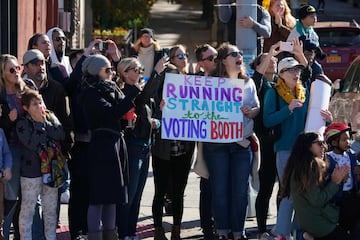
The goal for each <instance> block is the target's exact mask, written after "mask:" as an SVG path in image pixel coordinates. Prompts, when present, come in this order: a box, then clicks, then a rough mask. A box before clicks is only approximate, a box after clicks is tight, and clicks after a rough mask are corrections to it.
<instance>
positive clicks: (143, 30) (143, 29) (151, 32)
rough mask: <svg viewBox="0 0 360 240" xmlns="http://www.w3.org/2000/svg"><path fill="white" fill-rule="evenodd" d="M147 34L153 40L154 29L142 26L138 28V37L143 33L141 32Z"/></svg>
mask: <svg viewBox="0 0 360 240" xmlns="http://www.w3.org/2000/svg"><path fill="white" fill-rule="evenodd" d="M145 33H146V34H149V35H150V37H151V38H152V39H153V40H154V41H155V40H156V39H155V34H154V30H153V29H151V28H142V29H140V33H139V38H140V37H141V36H142V35H143V34H145Z"/></svg>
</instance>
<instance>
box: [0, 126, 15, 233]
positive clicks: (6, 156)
mask: <svg viewBox="0 0 360 240" xmlns="http://www.w3.org/2000/svg"><path fill="white" fill-rule="evenodd" d="M11 166H12V155H11V152H10V149H9V145H8V142H7V140H6V137H5V133H4V131H3V130H2V129H1V128H0V178H1V180H0V240H2V239H4V236H3V232H2V225H3V220H4V182H3V181H8V180H10V179H11Z"/></svg>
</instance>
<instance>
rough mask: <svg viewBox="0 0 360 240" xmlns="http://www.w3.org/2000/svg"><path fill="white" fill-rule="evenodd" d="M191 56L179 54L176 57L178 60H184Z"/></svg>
mask: <svg viewBox="0 0 360 240" xmlns="http://www.w3.org/2000/svg"><path fill="white" fill-rule="evenodd" d="M188 56H189V55H187V54H186V53H179V54H178V55H176V57H177V58H178V59H180V60H181V59H184V58H188Z"/></svg>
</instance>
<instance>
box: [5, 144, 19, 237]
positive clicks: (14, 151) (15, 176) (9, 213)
mask: <svg viewBox="0 0 360 240" xmlns="http://www.w3.org/2000/svg"><path fill="white" fill-rule="evenodd" d="M10 151H11V155H12V157H13V165H12V168H11V174H12V177H11V179H10V180H9V185H10V186H11V190H12V191H13V193H14V194H13V195H15V196H16V197H17V196H18V195H19V190H20V162H21V157H22V154H23V151H22V150H21V149H20V148H18V147H15V146H11V148H10ZM4 197H5V199H6V200H10V201H14V202H13V204H9V205H8V206H9V207H10V209H5V216H4V224H3V232H4V237H5V239H9V235H10V226H11V222H12V221H13V216H14V212H15V208H16V199H17V198H14V199H10V198H9V197H8V196H6V190H5V195H4Z"/></svg>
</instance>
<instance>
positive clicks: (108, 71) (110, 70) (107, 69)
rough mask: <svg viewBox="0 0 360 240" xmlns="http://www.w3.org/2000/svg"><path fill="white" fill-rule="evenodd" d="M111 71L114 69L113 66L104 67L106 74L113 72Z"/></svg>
mask: <svg viewBox="0 0 360 240" xmlns="http://www.w3.org/2000/svg"><path fill="white" fill-rule="evenodd" d="M113 71H114V68H113V67H108V68H105V72H106V73H107V74H109V73H113Z"/></svg>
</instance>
